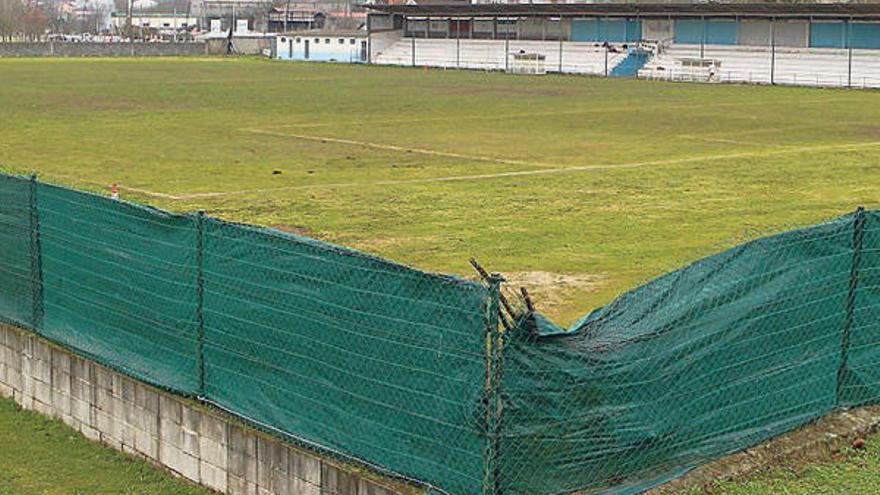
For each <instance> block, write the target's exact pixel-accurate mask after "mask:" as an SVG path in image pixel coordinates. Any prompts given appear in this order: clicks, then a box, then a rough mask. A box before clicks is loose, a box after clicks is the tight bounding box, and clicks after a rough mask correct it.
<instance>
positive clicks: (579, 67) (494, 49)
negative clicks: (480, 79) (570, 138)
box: [373, 38, 626, 75]
mask: <svg viewBox="0 0 880 495" xmlns="http://www.w3.org/2000/svg"><path fill="white" fill-rule="evenodd" d="M507 43H508V45H507V46H508V49H507V53H508V54H514V53H519V52H526V53H538V54H542V55H544V56H545V57H546V60H545V64H546V70H547V71H548V72H566V73H576V74H597V75H603V74H605V71H606V66H605V49H604V48H603V47H602V46H601V45H599V44H597V43H592V42H568V41H566V42H562V43H560V42H558V41H526V40H509V41H508V42H507ZM414 44H415V52H416V53H415V58H413V54H412V49H413V45H414ZM560 46H561V47H562V57H561V60H560V53H559V50H560ZM625 58H626V50H625V49H623V47H620V46H618V47H613V48H612V51H609V53H608V66H607V70H608V72H609V73H610V72H611V71H612V70H613V69H614V67H615V66H617V64H619V63H620V62H622V61H623V60H624V59H625ZM373 62H374V63H377V64H385V65H417V66H429V67H446V68H461V69H482V70H505V69H506V68H507V63H508V62H507V61H506V57H505V41H504V40H472V39H467V40H464V39H463V40H455V39H424V38H418V39H416V40H415V43H413V39H412V38H402V39H401V40H399V41H397V42H396V43H394V44H392V45H391V46H389V47H387V48H385V49H383V50H382V51H381V52H379V53H377V54H376V55H375V56H374V58H373ZM560 69H561V70H560Z"/></svg>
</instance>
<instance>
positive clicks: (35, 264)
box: [29, 174, 43, 333]
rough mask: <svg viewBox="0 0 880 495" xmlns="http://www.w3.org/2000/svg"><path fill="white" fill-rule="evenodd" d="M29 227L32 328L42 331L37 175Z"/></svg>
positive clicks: (33, 180) (33, 183) (33, 185)
mask: <svg viewBox="0 0 880 495" xmlns="http://www.w3.org/2000/svg"><path fill="white" fill-rule="evenodd" d="M29 186H30V187H29V190H30V194H29V200H30V205H29V206H30V208H29V213H30V215H29V224H30V225H29V227H30V231H31V284H32V286H31V297H32V305H31V306H32V307H31V309H32V313H31V328H32V329H33V330H34V331H35V332H37V333H40V329H41V328H43V255H42V248H41V246H40V214H39V211H38V210H37V175H36V174H33V175H31V178H30V184H29Z"/></svg>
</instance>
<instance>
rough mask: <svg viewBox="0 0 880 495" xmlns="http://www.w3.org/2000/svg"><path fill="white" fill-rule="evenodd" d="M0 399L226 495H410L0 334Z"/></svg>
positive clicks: (63, 354) (21, 334) (0, 327)
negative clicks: (65, 424)
mask: <svg viewBox="0 0 880 495" xmlns="http://www.w3.org/2000/svg"><path fill="white" fill-rule="evenodd" d="M0 395H3V396H5V397H10V398H12V399H13V400H15V402H17V403H18V404H19V405H20V406H21V407H22V408H24V409H32V410H34V411H37V412H40V413H42V414H44V415H47V416H52V417H56V418H60V419H61V420H62V421H64V422H65V423H67V424H68V425H69V426H71V427H72V428H74V429H76V430H77V431H79V432H80V433H82V434H83V435H84V436H85V437H87V438H89V439H91V440H95V441H99V442H102V443H104V444H107V445H109V446H111V447H113V448H115V449H117V450H121V451H123V452H127V453H130V454H133V455H136V456H139V457H142V458H144V459H147V460H149V461H151V462H154V463H156V464H158V465H160V466H162V467H164V468H166V469H168V470H170V471H172V472H173V473H175V474H177V475H179V476H182V477H184V478H186V479H189V480H191V481H194V482H196V483H200V484H202V485H204V486H206V487H209V488H212V489H214V490H217V491H218V492H222V493H228V494H230V495H417V494H421V493H423V492H424V490H423V489H421V488H418V487H415V486H412V485H409V484H405V483H402V482H400V481H398V480H393V479H388V478H384V477H382V476H380V475H378V474H375V473H372V472H367V471H365V470H364V469H363V468H361V467H358V466H353V465H349V464H346V463H342V462H339V461H337V460H334V459H330V458H326V457H324V456H321V455H319V454H317V453H315V452H312V451H309V450H305V449H302V448H299V447H296V446H293V445H291V444H289V443H287V442H284V441H283V440H281V439H279V438H276V437H273V436H270V435H267V434H265V433H263V432H260V431H258V430H256V429H254V428H251V427H250V426H247V425H245V424H243V423H242V422H240V421H238V420H237V419H235V418H233V417H231V416H229V415H227V414H225V413H223V412H221V411H218V410H215V409H213V408H210V407H208V406H205V405H202V404H199V403H196V402H195V401H192V400H189V399H186V398H183V397H180V396H177V395H175V394H171V393H168V392H165V391H163V390H160V389H157V388H155V387H152V386H149V385H147V384H144V383H142V382H139V381H137V380H134V379H132V378H129V377H127V376H125V375H122V374H120V373H118V372H116V371H113V370H111V369H108V368H105V367H103V366H101V365H99V364H96V363H94V362H93V361H90V360H88V359H83V358H81V357H79V356H77V355H75V354H73V353H71V352H69V351H67V350H65V349H63V348H61V347H58V346H56V345H54V344H52V343H50V342H49V341H47V340H45V339H43V338H42V337H40V336H38V335H36V334H34V333H32V332H29V331H25V330H21V329H19V328H16V327H13V326H9V325H5V324H0Z"/></svg>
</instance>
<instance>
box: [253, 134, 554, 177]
mask: <svg viewBox="0 0 880 495" xmlns="http://www.w3.org/2000/svg"><path fill="white" fill-rule="evenodd" d="M241 130H242V131H243V132H250V133H253V134H265V135H268V136H278V137H290V138H295V139H302V140H304V141H318V142H322V143H323V142H328V143H338V144H348V145H351V146H364V147H366V148H374V149H379V150H388V151H400V152H404V153H418V154H422V155H430V156H445V157H448V158H462V159H465V160H474V161H479V162H492V163H504V164H507V165H532V166H538V167H550V168H555V167H556V165H553V164H549V163H541V162H532V161H526V160H512V159H508V158H496V157H491V156H481V155H466V154H464V153H453V152H449V151H437V150H429V149H425V148H409V147H406V146H397V145H394V144H384V143H374V142H372V141H355V140H353V139H343V138H334V137H325V136H307V135H305V134H291V133H287V132H276V131H266V130H263V129H241Z"/></svg>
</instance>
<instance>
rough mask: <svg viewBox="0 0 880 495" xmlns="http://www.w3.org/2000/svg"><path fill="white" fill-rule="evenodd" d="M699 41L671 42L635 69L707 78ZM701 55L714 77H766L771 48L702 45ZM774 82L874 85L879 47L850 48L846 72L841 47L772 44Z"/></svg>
mask: <svg viewBox="0 0 880 495" xmlns="http://www.w3.org/2000/svg"><path fill="white" fill-rule="evenodd" d="M700 58H701V57H700V46H699V45H681V44H672V45H669V46H668V47H666V48H665V49H663V50H661V53H660V54H659V55H655V56H654V57H653V58H652V59H651V60H649V61H648V63H647V64H646V65H645V66H644V67H643V68H642V69H641V70H640V71H639V77H643V78H649V79H668V80H693V81H708V80H709V71H710V69H709V67H706V66H702V67H694V66H693V65H697V62H699V60H700ZM702 59H703V60H704V61H708V60H715V61H718V62H719V63H718V66H717V68H716V70H715V77H714V80H715V81H722V82H728V81H729V82H750V83H765V84H769V83H770V82H771V59H772V52H771V49H770V48H769V47H757V46H727V45H725V46H721V45H707V46H705V47H704V50H703V55H702ZM772 82H775V83H776V84H790V85H801V86H849V85H852V86H855V87H874V88H876V87H880V50H853V55H852V75H851V77H850V73H849V56H848V52H847V50H845V49H835V48H792V47H777V48H776V63H775V69H774V77H773V80H772Z"/></svg>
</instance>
